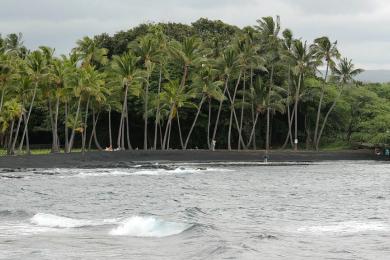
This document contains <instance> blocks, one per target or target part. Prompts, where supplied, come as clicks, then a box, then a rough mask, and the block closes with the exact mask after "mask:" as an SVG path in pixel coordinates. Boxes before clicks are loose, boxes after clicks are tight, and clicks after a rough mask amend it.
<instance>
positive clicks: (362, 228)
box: [298, 221, 390, 233]
mask: <svg viewBox="0 0 390 260" xmlns="http://www.w3.org/2000/svg"><path fill="white" fill-rule="evenodd" d="M389 228H390V227H389V226H388V225H386V224H384V223H382V222H357V221H346V222H340V223H337V224H334V225H324V226H309V227H302V228H299V229H298V232H310V233H359V232H366V231H387V230H389Z"/></svg>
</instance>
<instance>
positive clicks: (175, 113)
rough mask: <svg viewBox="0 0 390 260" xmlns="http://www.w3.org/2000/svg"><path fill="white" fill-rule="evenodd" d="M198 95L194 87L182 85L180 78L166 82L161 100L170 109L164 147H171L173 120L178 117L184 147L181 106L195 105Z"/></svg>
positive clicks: (181, 142) (181, 141) (180, 136)
mask: <svg viewBox="0 0 390 260" xmlns="http://www.w3.org/2000/svg"><path fill="white" fill-rule="evenodd" d="M195 96H196V92H195V90H193V89H188V88H185V86H184V87H182V85H181V84H180V83H179V80H174V81H169V82H168V83H166V84H164V92H162V93H161V101H162V103H163V104H164V105H165V106H166V107H167V110H168V111H169V114H168V119H167V123H166V125H165V132H164V139H163V145H162V149H169V147H170V136H171V130H172V121H173V119H175V118H176V119H177V120H176V121H177V124H178V130H179V138H180V144H181V147H182V148H184V142H183V138H182V132H181V127H180V121H179V109H180V108H181V107H194V104H193V103H192V102H191V99H193V98H194V97H195Z"/></svg>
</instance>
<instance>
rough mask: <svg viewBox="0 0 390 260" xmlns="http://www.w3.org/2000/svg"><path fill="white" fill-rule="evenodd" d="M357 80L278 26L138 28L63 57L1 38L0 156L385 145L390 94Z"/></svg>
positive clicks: (387, 88) (343, 62)
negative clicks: (45, 147)
mask: <svg viewBox="0 0 390 260" xmlns="http://www.w3.org/2000/svg"><path fill="white" fill-rule="evenodd" d="M319 70H324V73H322V75H321V74H320V76H318V75H319V74H318V71H319ZM361 72H362V70H360V69H358V68H355V66H354V65H353V63H352V61H351V60H350V59H347V58H344V57H342V55H341V54H340V53H339V51H338V49H337V42H336V41H335V40H333V39H332V40H330V39H328V38H327V37H326V36H321V37H319V38H317V39H316V40H315V41H314V42H313V43H309V42H306V41H304V40H301V39H299V38H296V37H294V35H293V33H292V31H291V30H289V29H281V26H280V23H279V18H278V17H277V18H276V19H274V18H272V17H264V18H261V19H259V20H258V21H257V24H256V26H248V27H245V28H238V27H235V26H231V25H228V24H225V23H223V22H221V21H210V20H207V19H199V20H198V21H196V22H194V23H192V24H191V25H184V24H179V23H159V24H141V25H139V26H137V27H135V28H132V29H130V30H128V31H121V32H118V33H116V34H115V35H113V36H109V35H108V34H101V35H98V36H95V37H94V38H88V37H84V38H83V39H81V40H79V41H77V43H76V46H75V48H74V49H73V50H72V52H71V53H70V54H69V55H66V56H65V55H62V56H56V55H55V52H54V49H52V48H50V47H47V46H42V47H40V48H39V49H37V50H28V49H27V48H26V47H25V46H24V45H23V41H22V35H20V34H19V35H17V34H10V35H8V36H4V37H0V95H1V103H0V145H1V146H2V147H4V148H5V149H6V151H7V153H8V154H15V153H22V152H23V151H24V152H27V153H29V151H30V144H50V145H51V151H52V152H59V151H60V150H61V149H64V151H65V152H71V151H72V150H74V149H75V147H77V148H81V149H82V151H85V150H87V149H104V148H105V147H107V146H111V147H113V148H119V149H135V148H139V149H172V148H174V149H194V148H199V149H210V148H211V147H212V143H213V142H212V140H215V141H216V148H217V149H229V150H231V149H263V148H267V149H271V148H274V149H275V148H293V149H295V150H298V149H317V150H318V149H319V148H320V147H321V146H324V147H325V146H326V147H332V144H343V145H345V144H347V145H348V144H351V143H353V142H360V143H370V144H376V145H379V144H386V143H389V140H390V133H389V127H390V103H389V98H390V85H387V84H369V85H363V84H362V83H359V82H356V81H355V80H354V78H355V76H356V75H358V74H359V73H361ZM295 139H296V140H298V141H299V143H298V144H296V143H295V142H294V140H295Z"/></svg>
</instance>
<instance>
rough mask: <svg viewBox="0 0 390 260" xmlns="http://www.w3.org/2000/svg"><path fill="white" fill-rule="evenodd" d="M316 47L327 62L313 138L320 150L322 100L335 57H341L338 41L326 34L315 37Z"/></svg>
mask: <svg viewBox="0 0 390 260" xmlns="http://www.w3.org/2000/svg"><path fill="white" fill-rule="evenodd" d="M314 48H315V50H316V55H317V58H318V59H319V60H324V61H325V63H326V69H325V75H324V83H323V85H322V87H321V93H320V101H319V103H318V108H317V118H316V124H315V130H314V139H313V140H314V142H315V149H316V150H318V146H317V139H318V138H317V136H318V128H319V124H320V116H321V108H322V102H323V99H324V93H325V86H326V84H327V80H328V72H329V68H332V67H334V65H335V61H334V59H335V58H337V59H338V58H339V57H340V53H339V51H338V50H337V41H336V42H334V43H331V42H330V40H329V38H328V37H326V36H324V37H320V38H317V39H315V40H314Z"/></svg>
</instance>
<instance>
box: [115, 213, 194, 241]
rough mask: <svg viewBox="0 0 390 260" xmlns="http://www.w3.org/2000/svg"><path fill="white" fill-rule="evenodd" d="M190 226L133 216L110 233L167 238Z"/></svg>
mask: <svg viewBox="0 0 390 260" xmlns="http://www.w3.org/2000/svg"><path fill="white" fill-rule="evenodd" d="M188 228H189V225H187V224H182V223H175V222H166V221H163V220H160V219H157V218H154V217H141V216H133V217H130V218H128V219H125V220H124V221H122V223H120V224H119V225H118V226H117V227H116V228H114V229H112V230H111V231H110V233H109V234H110V235H113V236H135V237H166V236H172V235H176V234H179V233H181V232H183V231H184V230H186V229H188Z"/></svg>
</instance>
